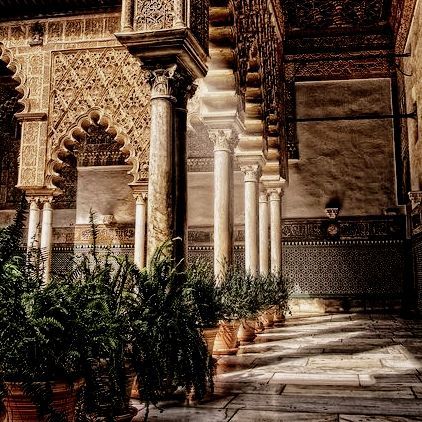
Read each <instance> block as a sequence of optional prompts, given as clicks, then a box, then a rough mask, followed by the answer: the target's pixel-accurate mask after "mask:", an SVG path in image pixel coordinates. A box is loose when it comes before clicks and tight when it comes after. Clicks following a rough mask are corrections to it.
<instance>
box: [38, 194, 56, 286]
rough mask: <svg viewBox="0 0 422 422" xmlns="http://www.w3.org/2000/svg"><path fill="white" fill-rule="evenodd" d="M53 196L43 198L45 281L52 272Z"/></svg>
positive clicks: (42, 238) (42, 243)
mask: <svg viewBox="0 0 422 422" xmlns="http://www.w3.org/2000/svg"><path fill="white" fill-rule="evenodd" d="M52 201H53V198H52V197H46V198H43V199H42V203H43V208H42V225H41V241H40V248H41V256H42V266H43V272H44V282H45V283H48V281H49V280H50V272H51V258H52V252H53V207H52V205H51V203H52Z"/></svg>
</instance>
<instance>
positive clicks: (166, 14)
mask: <svg viewBox="0 0 422 422" xmlns="http://www.w3.org/2000/svg"><path fill="white" fill-rule="evenodd" d="M133 8H134V11H133V29H134V30H135V31H157V30H161V29H172V28H182V27H187V28H190V29H191V30H192V33H193V35H194V36H195V38H196V39H197V40H198V42H199V44H200V45H201V47H202V48H203V49H204V51H205V52H208V29H209V27H208V25H209V24H208V23H209V0H134V1H133ZM129 14H130V12H129Z"/></svg>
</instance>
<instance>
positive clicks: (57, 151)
mask: <svg viewBox="0 0 422 422" xmlns="http://www.w3.org/2000/svg"><path fill="white" fill-rule="evenodd" d="M94 124H98V125H100V126H102V127H104V128H105V130H106V132H107V133H109V134H111V135H112V136H114V139H115V141H116V142H117V143H118V144H120V145H121V146H122V147H121V151H122V152H124V153H125V154H128V158H127V159H126V162H127V163H128V164H131V165H132V168H131V170H130V171H129V172H128V174H131V175H132V176H133V183H136V182H138V181H139V178H140V177H139V167H140V160H139V157H138V156H137V154H136V150H135V147H134V145H133V144H132V143H131V142H130V138H129V136H128V135H127V134H126V133H125V131H123V130H122V129H120V127H119V126H118V125H116V124H115V123H114V122H113V119H112V118H111V117H110V116H109V115H107V114H106V113H105V112H104V111H103V110H102V109H101V108H98V107H93V108H91V109H90V110H88V111H87V112H86V113H83V114H82V115H80V116H79V117H78V118H77V119H76V121H75V123H74V124H72V125H71V126H70V127H69V128H68V130H67V131H66V133H65V135H64V136H62V137H61V138H60V140H59V143H58V146H57V147H55V148H54V149H53V150H52V151H51V153H50V158H49V160H48V163H47V171H46V173H47V174H46V184H47V187H48V188H51V189H56V188H57V186H56V182H57V180H58V179H59V178H60V173H59V172H60V168H61V167H62V166H63V164H64V162H63V160H62V159H61V158H60V157H61V156H63V155H66V154H69V153H70V151H69V148H68V147H69V146H70V145H75V144H78V143H79V140H78V138H79V136H80V135H82V134H84V133H86V130H87V129H88V127H89V126H92V125H94Z"/></svg>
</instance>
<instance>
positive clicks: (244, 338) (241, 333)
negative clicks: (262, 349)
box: [237, 320, 256, 346]
mask: <svg viewBox="0 0 422 422" xmlns="http://www.w3.org/2000/svg"><path fill="white" fill-rule="evenodd" d="M255 338H256V333H255V321H254V320H242V321H241V323H240V327H239V330H238V332H237V339H238V340H239V342H240V345H241V346H243V345H245V344H250V343H253V341H254V340H255Z"/></svg>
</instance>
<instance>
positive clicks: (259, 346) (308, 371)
mask: <svg viewBox="0 0 422 422" xmlns="http://www.w3.org/2000/svg"><path fill="white" fill-rule="evenodd" d="M161 405H162V407H163V409H164V411H163V412H162V413H160V412H159V411H157V410H156V409H151V412H150V417H149V420H152V421H155V420H158V421H210V422H214V421H215V422H217V421H231V422H252V421H260V422H266V421H268V422H269V421H291V422H305V421H312V422H369V421H371V422H410V421H422V321H411V320H404V319H401V318H399V317H394V316H390V315H389V316H385V315H360V314H337V315H321V316H308V317H306V316H303V317H297V318H290V319H288V320H287V322H286V324H285V325H284V326H282V327H276V328H273V329H271V330H268V331H267V332H265V333H263V334H259V335H258V338H257V339H256V341H255V343H254V344H251V345H248V346H244V347H241V348H240V350H239V353H238V355H237V356H232V357H229V356H227V357H222V358H220V359H219V361H218V367H217V375H216V377H215V394H214V396H213V397H211V398H209V399H208V400H205V401H204V402H203V403H200V404H197V405H190V406H185V405H183V404H182V403H177V402H166V403H162V404H161ZM140 409H141V410H140V412H139V414H138V416H137V418H136V419H135V420H136V421H141V420H142V417H143V409H142V408H140Z"/></svg>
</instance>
